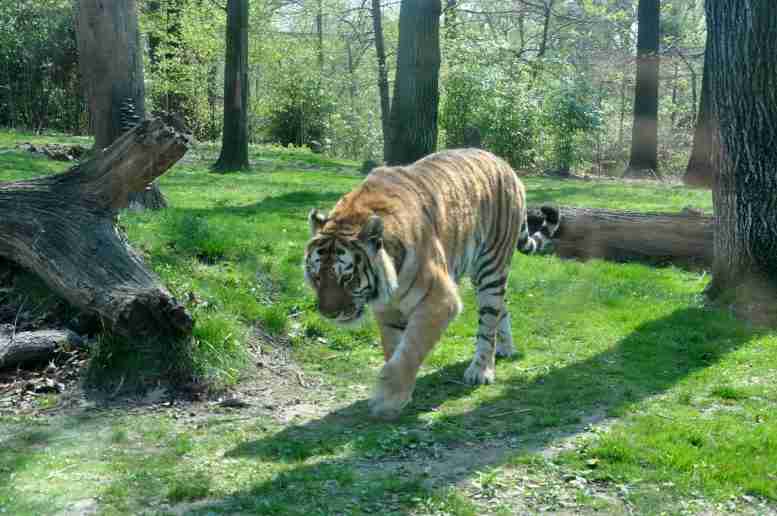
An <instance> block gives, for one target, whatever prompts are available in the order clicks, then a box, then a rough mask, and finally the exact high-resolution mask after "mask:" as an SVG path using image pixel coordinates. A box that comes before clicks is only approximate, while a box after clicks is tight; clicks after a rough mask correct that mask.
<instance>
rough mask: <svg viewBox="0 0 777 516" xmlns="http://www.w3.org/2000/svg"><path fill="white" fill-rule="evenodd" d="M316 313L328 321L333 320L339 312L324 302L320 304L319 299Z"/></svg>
mask: <svg viewBox="0 0 777 516" xmlns="http://www.w3.org/2000/svg"><path fill="white" fill-rule="evenodd" d="M318 311H319V312H321V315H323V316H324V317H328V318H330V319H334V318H336V317H337V316H338V315H340V310H339V308H338V307H337V305H335V304H334V303H327V302H325V301H324V302H322V301H321V300H320V299H319V301H318Z"/></svg>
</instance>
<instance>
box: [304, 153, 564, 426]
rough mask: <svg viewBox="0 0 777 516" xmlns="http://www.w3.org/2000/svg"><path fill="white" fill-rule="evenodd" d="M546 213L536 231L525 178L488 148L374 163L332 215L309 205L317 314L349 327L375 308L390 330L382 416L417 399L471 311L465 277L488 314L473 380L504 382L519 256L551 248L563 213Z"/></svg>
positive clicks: (309, 275) (379, 398)
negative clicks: (421, 373) (426, 367)
mask: <svg viewBox="0 0 777 516" xmlns="http://www.w3.org/2000/svg"><path fill="white" fill-rule="evenodd" d="M543 214H544V216H545V221H544V223H543V225H542V227H541V228H540V230H539V231H537V232H535V233H534V234H532V235H530V234H529V230H528V224H527V218H526V204H525V192H524V187H523V184H522V183H521V181H520V179H518V177H517V176H516V174H515V172H514V171H513V170H512V168H510V166H509V165H508V164H507V163H506V162H504V161H503V160H501V159H499V158H497V157H496V156H494V155H492V154H490V153H488V152H485V151H482V150H478V149H462V150H451V151H444V152H440V153H437V154H433V155H431V156H428V157H426V158H424V159H421V160H419V161H417V162H416V163H414V164H412V165H409V166H407V167H380V168H376V169H375V170H373V171H372V172H371V173H370V175H369V176H368V177H367V179H366V180H365V181H364V182H363V183H362V184H361V185H360V186H358V187H357V188H356V189H354V190H353V191H351V192H350V193H348V194H346V195H345V196H343V197H342V198H341V199H340V201H339V202H338V203H337V205H336V206H335V207H334V209H333V210H332V212H331V213H329V215H328V216H323V215H322V214H321V213H319V212H318V211H317V210H313V212H311V214H310V218H309V219H310V226H311V233H312V235H313V238H312V239H311V241H310V242H309V243H308V245H307V247H306V250H305V279H306V281H307V282H308V283H309V284H310V285H311V286H312V287H313V289H314V290H315V291H316V295H317V299H318V307H319V311H320V312H321V313H322V314H323V315H324V316H326V317H329V318H331V319H334V320H335V321H337V322H339V323H344V324H347V323H350V322H353V321H356V320H358V319H359V318H360V317H361V315H362V314H363V313H364V309H365V306H366V305H368V304H369V305H370V306H371V307H372V309H373V312H374V314H375V318H376V320H377V322H378V325H379V327H380V333H381V343H382V346H383V352H384V358H385V365H384V367H383V369H382V371H381V374H380V379H379V383H378V388H377V392H376V394H375V396H374V398H373V399H372V401H371V409H372V412H373V414H374V415H376V416H379V417H386V418H390V417H394V416H396V415H398V414H399V412H400V411H401V409H402V408H403V407H404V406H405V405H406V404H407V403H408V402H409V401H410V399H411V396H412V392H413V389H414V386H415V378H416V373H417V371H418V368H419V367H420V365H421V363H422V362H423V360H424V358H425V357H426V355H427V354H428V353H429V351H431V349H432V347H433V346H434V345H435V344H436V343H437V341H438V340H439V339H440V337H441V335H442V333H443V331H444V330H445V328H446V327H447V326H448V324H449V323H450V321H451V320H452V319H453V318H454V317H455V316H456V315H457V314H458V313H459V312H460V311H461V307H462V304H461V300H460V298H459V294H458V291H457V288H456V285H457V283H458V282H459V281H460V279H461V278H462V277H463V276H464V275H469V277H470V278H471V281H472V284H473V286H474V287H475V289H476V290H477V298H478V305H479V315H480V317H479V322H478V324H479V329H478V336H477V342H476V347H475V355H474V357H473V359H472V362H471V364H470V365H469V367H468V368H467V371H466V373H465V375H464V378H465V380H466V381H467V382H469V383H473V384H485V383H491V382H493V381H494V357H495V355H497V354H498V355H502V356H507V355H512V354H513V353H515V350H514V347H513V343H512V332H511V329H510V316H509V314H508V312H507V311H506V309H505V301H504V297H505V289H506V285H507V277H508V273H509V270H510V262H511V260H512V255H513V252H514V251H515V249H516V248H518V249H519V250H520V251H522V252H525V253H531V252H535V251H537V250H541V249H542V248H543V247H545V246H546V245H547V243H548V242H549V241H550V238H551V237H552V236H553V234H554V233H555V231H556V230H557V228H558V225H559V216H558V211H557V210H555V209H553V208H549V207H544V208H543Z"/></svg>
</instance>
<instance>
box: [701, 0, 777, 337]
mask: <svg viewBox="0 0 777 516" xmlns="http://www.w3.org/2000/svg"><path fill="white" fill-rule="evenodd" d="M705 9H706V14H707V33H708V34H709V41H708V48H709V60H708V64H707V65H706V66H707V67H708V68H709V79H710V93H711V96H712V116H713V127H716V128H718V130H716V131H715V130H714V131H713V141H712V147H713V149H714V153H713V168H714V169H715V170H716V171H717V175H716V177H715V182H714V187H713V189H712V194H713V195H712V199H713V205H714V207H715V263H714V265H713V268H712V282H711V283H710V284H709V286H708V289H707V291H706V293H707V296H708V298H709V299H710V300H712V301H714V302H719V303H721V304H723V305H725V306H731V307H733V308H734V311H735V312H736V313H737V314H738V315H740V316H741V317H744V318H747V319H749V320H751V321H754V322H756V323H758V324H765V325H769V326H777V38H775V37H774V35H775V34H777V3H775V2H773V1H772V0H750V1H747V2H743V1H741V0H708V1H707V2H706V5H705Z"/></svg>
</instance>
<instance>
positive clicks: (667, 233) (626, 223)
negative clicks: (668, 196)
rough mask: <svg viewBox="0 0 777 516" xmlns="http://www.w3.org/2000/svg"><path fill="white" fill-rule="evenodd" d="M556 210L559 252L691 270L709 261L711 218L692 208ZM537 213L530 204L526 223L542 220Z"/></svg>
mask: <svg viewBox="0 0 777 516" xmlns="http://www.w3.org/2000/svg"><path fill="white" fill-rule="evenodd" d="M560 211H561V226H560V227H559V230H558V232H557V233H556V235H555V237H554V239H553V244H554V253H555V254H557V255H558V256H561V257H566V258H582V259H588V258H602V259H605V260H612V261H618V262H629V261H638V262H643V263H650V264H669V263H671V264H674V265H678V266H683V267H691V268H699V267H708V266H710V265H711V264H712V259H713V246H712V243H713V225H712V217H708V216H704V215H701V214H700V213H697V212H696V211H694V210H686V211H684V212H682V213H637V212H627V211H613V210H601V209H591V208H570V207H561V208H560ZM538 213H539V210H538V209H537V208H530V217H529V225H530V227H532V226H536V225H537V224H538V222H539V224H541V222H542V221H541V215H539V216H538V215H537V214H538ZM538 217H539V218H538Z"/></svg>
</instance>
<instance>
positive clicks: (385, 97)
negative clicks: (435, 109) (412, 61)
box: [372, 0, 391, 161]
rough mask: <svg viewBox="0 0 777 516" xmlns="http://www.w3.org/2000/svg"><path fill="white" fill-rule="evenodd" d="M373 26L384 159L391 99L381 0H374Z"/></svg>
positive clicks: (386, 151)
mask: <svg viewBox="0 0 777 516" xmlns="http://www.w3.org/2000/svg"><path fill="white" fill-rule="evenodd" d="M372 27H373V29H374V31H375V54H376V55H377V57H378V91H379V92H380V121H381V124H382V127H383V161H386V160H387V159H388V148H389V136H390V125H389V117H390V116H391V114H390V108H391V101H390V100H389V82H388V68H387V67H386V47H385V45H384V41H383V22H382V14H381V11H380V0H372Z"/></svg>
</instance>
